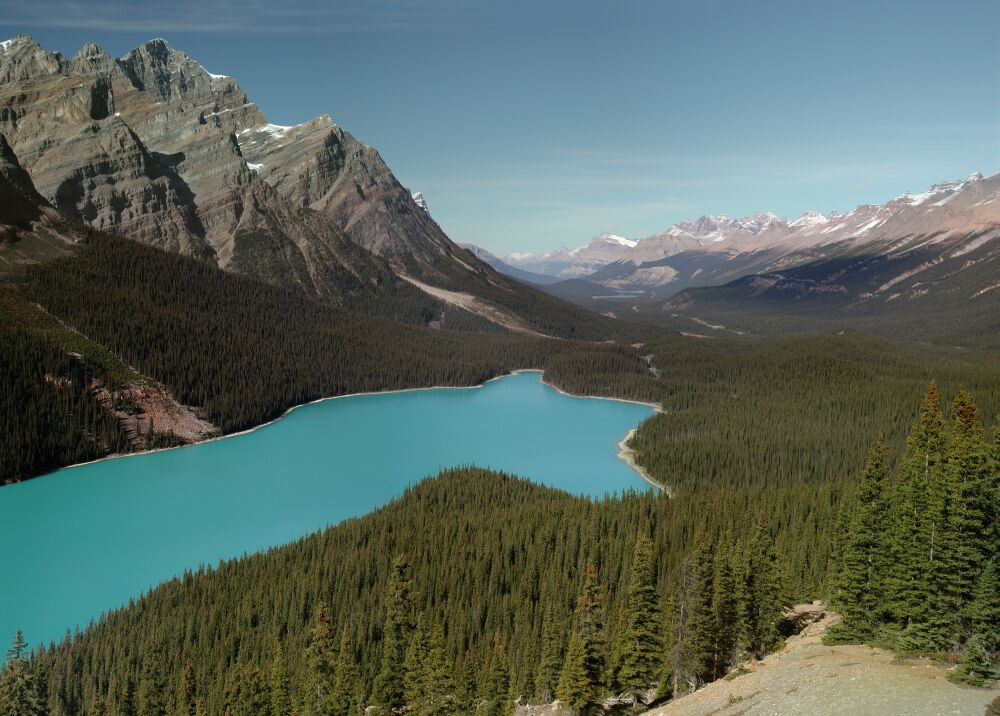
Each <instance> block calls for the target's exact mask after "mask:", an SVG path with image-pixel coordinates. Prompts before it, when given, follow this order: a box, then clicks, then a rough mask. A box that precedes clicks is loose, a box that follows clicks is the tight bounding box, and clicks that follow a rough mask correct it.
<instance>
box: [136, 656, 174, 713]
mask: <svg viewBox="0 0 1000 716" xmlns="http://www.w3.org/2000/svg"><path fill="white" fill-rule="evenodd" d="M138 707H139V716H166V714H167V708H168V697H167V682H166V676H165V674H164V668H163V652H162V650H161V648H160V646H159V645H158V644H157V645H150V646H149V647H148V648H147V650H146V654H145V655H144V658H143V661H142V671H141V673H140V675H139V698H138Z"/></svg>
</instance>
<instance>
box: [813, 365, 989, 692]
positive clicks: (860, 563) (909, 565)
mask: <svg viewBox="0 0 1000 716" xmlns="http://www.w3.org/2000/svg"><path fill="white" fill-rule="evenodd" d="M998 437H1000V430H997V428H996V427H994V440H993V441H992V443H991V442H990V441H989V440H988V437H987V433H986V431H985V430H984V428H983V425H982V422H981V420H980V416H979V409H978V408H977V406H976V404H975V402H974V401H973V399H972V396H971V395H970V394H969V392H968V391H966V390H965V389H964V388H963V389H960V390H958V391H957V392H956V393H955V397H954V400H953V401H952V404H951V408H950V410H949V411H948V417H947V418H946V417H945V414H944V411H943V410H942V406H941V396H940V393H939V392H938V388H937V386H936V385H934V384H931V385H930V386H928V388H927V391H926V394H925V395H924V399H923V402H922V404H921V406H920V416H919V418H918V420H917V422H916V424H915V425H914V426H913V429H912V430H911V432H910V435H909V438H908V439H907V442H906V452H905V453H904V455H903V458H902V460H901V461H900V462H899V464H898V466H897V468H896V469H892V467H891V466H890V464H889V461H888V460H887V459H886V452H885V447H884V445H883V444H882V443H881V442H877V443H876V444H875V445H874V446H873V447H872V449H871V451H870V452H869V454H868V462H867V465H866V467H865V471H864V474H863V475H862V477H861V482H860V484H859V485H858V489H857V494H856V497H855V499H854V500H852V501H851V502H849V503H848V504H847V505H845V508H844V516H843V519H842V524H843V525H844V526H845V528H844V530H843V532H842V534H841V535H840V536H839V540H838V544H839V546H840V548H841V549H840V550H839V551H838V559H837V568H836V574H835V579H834V583H833V586H834V588H833V597H834V600H835V602H836V603H837V604H838V606H839V608H840V610H841V611H842V612H843V616H844V619H843V621H842V622H841V623H840V624H838V625H836V626H835V627H834V628H833V629H831V631H830V633H829V634H828V638H829V641H831V642H833V643H839V642H848V643H851V642H853V643H874V644H879V645H887V646H889V647H891V648H894V649H897V650H899V651H901V652H904V653H908V654H913V653H918V654H919V653H923V654H935V653H953V654H957V655H958V656H960V657H961V661H960V663H959V666H958V668H957V669H956V670H955V671H954V672H953V673H952V675H951V676H952V678H954V679H955V680H957V681H963V682H966V683H969V684H972V685H973V686H982V685H983V684H984V683H985V682H987V681H989V680H991V679H993V678H995V677H996V675H997V673H998V672H997V667H998V666H1000V563H998V560H1000V440H998Z"/></svg>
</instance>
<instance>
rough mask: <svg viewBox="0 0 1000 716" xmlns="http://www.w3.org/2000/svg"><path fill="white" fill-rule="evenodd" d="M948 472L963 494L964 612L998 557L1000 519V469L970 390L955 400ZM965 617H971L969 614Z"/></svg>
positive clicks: (956, 582) (958, 577)
mask: <svg viewBox="0 0 1000 716" xmlns="http://www.w3.org/2000/svg"><path fill="white" fill-rule="evenodd" d="M951 415H952V430H951V433H950V435H949V450H948V467H949V469H950V470H951V473H952V475H951V477H952V480H953V481H954V483H955V489H956V492H957V494H956V495H955V499H956V502H957V503H958V504H957V512H956V516H955V518H956V521H957V532H958V533H957V535H956V537H957V545H956V553H955V565H954V571H953V573H952V583H951V586H952V588H953V589H954V590H955V598H956V599H957V600H958V602H960V603H961V604H962V605H963V606H964V607H968V605H969V603H970V602H971V601H972V599H973V592H974V590H975V588H976V582H977V581H978V577H979V572H980V570H981V569H982V567H983V565H985V564H986V563H987V562H988V561H989V560H990V559H991V558H992V557H993V556H994V552H993V551H992V549H991V548H992V546H993V545H992V539H991V532H992V531H993V526H994V522H995V521H996V519H997V518H998V517H1000V515H997V514H996V512H995V508H994V503H995V493H994V488H995V480H996V474H995V473H996V469H995V465H994V463H993V460H992V458H991V455H990V449H989V445H988V443H987V441H986V431H985V430H984V429H983V426H982V423H981V422H980V419H979V409H978V408H977V407H976V404H975V402H973V400H972V396H971V395H970V393H969V391H968V390H966V389H965V387H960V388H959V389H958V392H957V393H956V394H955V398H954V400H953V401H952V409H951ZM963 617H965V618H966V619H967V615H966V614H965V613H964V612H963Z"/></svg>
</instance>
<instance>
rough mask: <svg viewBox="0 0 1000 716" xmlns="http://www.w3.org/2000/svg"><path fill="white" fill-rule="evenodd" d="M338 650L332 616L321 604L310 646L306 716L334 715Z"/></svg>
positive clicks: (310, 636) (305, 702) (307, 648)
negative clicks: (335, 662) (335, 672)
mask: <svg viewBox="0 0 1000 716" xmlns="http://www.w3.org/2000/svg"><path fill="white" fill-rule="evenodd" d="M334 649H335V646H334V642H333V631H332V630H331V629H330V614H329V612H328V611H327V608H326V602H321V603H320V605H319V609H318V610H317V612H316V621H315V623H314V624H313V628H312V631H311V632H310V634H309V645H308V646H307V647H306V663H307V666H308V675H307V677H306V693H305V696H304V708H305V716H329V714H330V713H332V708H333V704H332V703H331V699H330V692H331V691H332V690H333V673H334V658H335V655H334Z"/></svg>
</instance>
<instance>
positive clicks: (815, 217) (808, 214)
mask: <svg viewBox="0 0 1000 716" xmlns="http://www.w3.org/2000/svg"><path fill="white" fill-rule="evenodd" d="M828 221H830V217H828V216H826V215H825V214H821V213H819V212H818V211H804V212H802V215H801V216H799V218H797V219H793V220H792V221H789V222H788V225H789V226H790V227H793V228H799V227H800V226H819V225H821V224H825V223H827V222H828Z"/></svg>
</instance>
